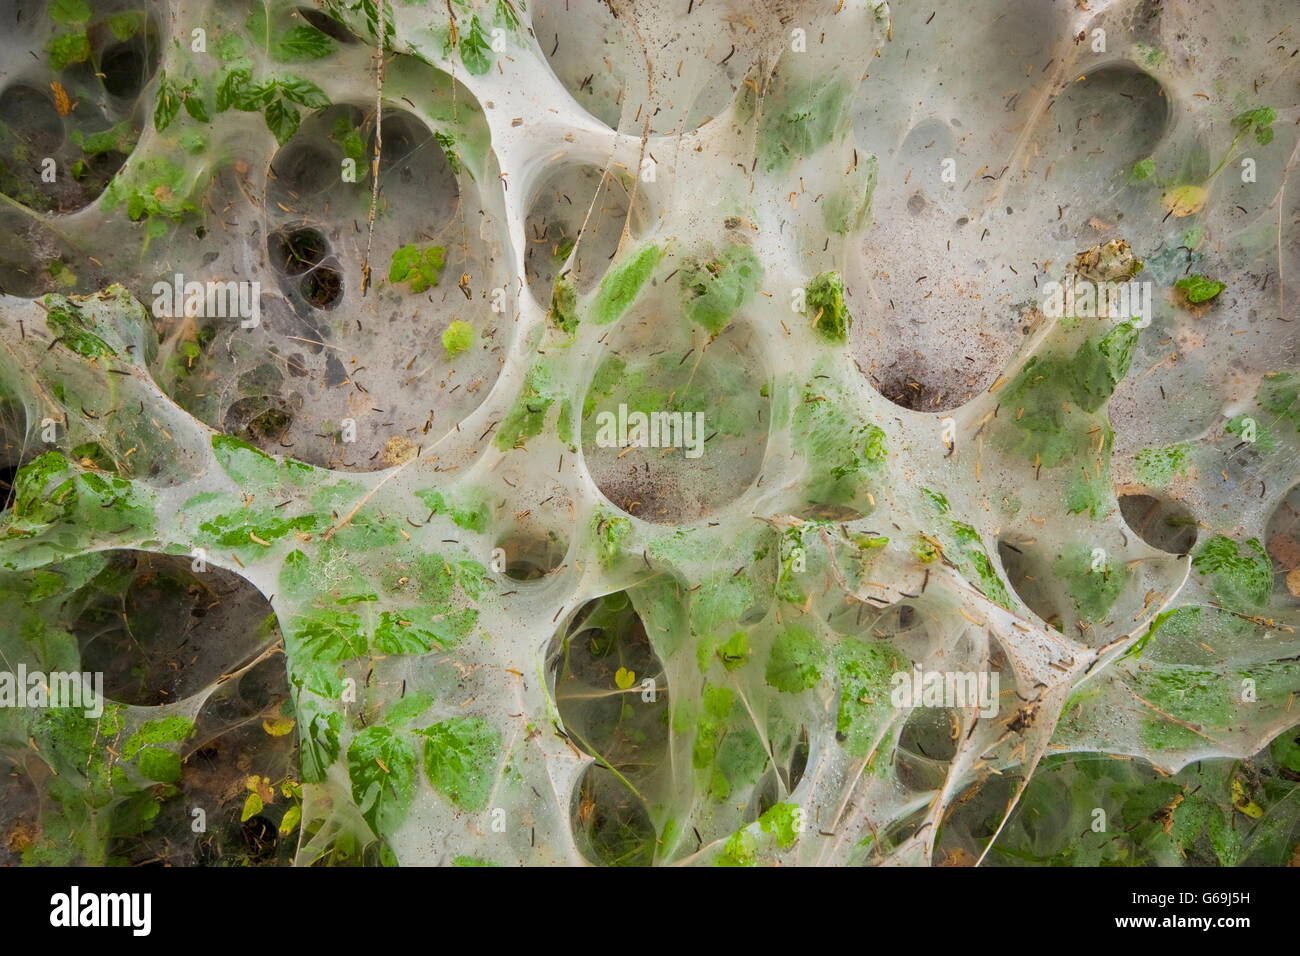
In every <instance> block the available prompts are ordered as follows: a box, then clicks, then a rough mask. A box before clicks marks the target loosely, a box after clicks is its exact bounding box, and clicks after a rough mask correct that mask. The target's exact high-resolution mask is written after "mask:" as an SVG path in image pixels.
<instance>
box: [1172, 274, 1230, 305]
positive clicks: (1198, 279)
mask: <svg viewBox="0 0 1300 956" xmlns="http://www.w3.org/2000/svg"><path fill="white" fill-rule="evenodd" d="M1174 288H1175V289H1177V290H1178V291H1180V292H1182V293H1183V295H1185V296H1187V301H1188V302H1190V303H1192V304H1193V305H1200V304H1201V303H1202V302H1208V301H1210V300H1211V299H1213V298H1214V297H1215V296H1217V295H1218V294H1219V293H1220V292H1222V291H1223V290H1224V289H1226V288H1227V285H1226V284H1224V283H1222V282H1219V281H1217V280H1215V279H1207V278H1206V277H1205V276H1203V275H1190V276H1186V277H1184V278H1182V279H1179V280H1178V281H1177V282H1175V283H1174Z"/></svg>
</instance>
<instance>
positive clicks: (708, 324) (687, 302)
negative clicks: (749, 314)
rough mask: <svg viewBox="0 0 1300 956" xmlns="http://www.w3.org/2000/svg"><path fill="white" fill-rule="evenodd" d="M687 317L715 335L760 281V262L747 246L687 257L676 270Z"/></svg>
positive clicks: (727, 322)
mask: <svg viewBox="0 0 1300 956" xmlns="http://www.w3.org/2000/svg"><path fill="white" fill-rule="evenodd" d="M679 276H680V278H679V280H678V281H679V282H680V283H681V289H682V308H683V310H684V311H685V312H686V317H687V318H689V319H690V320H691V321H692V322H695V323H696V324H698V325H701V326H703V327H704V328H705V329H706V330H707V331H708V333H709V334H710V335H714V336H716V335H718V334H719V333H721V332H722V330H723V329H725V328H726V327H727V325H728V324H729V323H730V322H731V320H732V318H733V317H734V316H735V314H736V313H737V312H738V311H739V310H740V309H741V308H742V307H744V305H745V303H747V302H748V301H749V300H750V299H751V298H752V297H753V295H754V293H755V292H756V291H757V290H758V287H759V285H760V283H762V281H763V265H762V263H760V262H759V261H758V256H756V255H755V254H754V250H753V249H751V248H749V246H742V245H739V244H733V245H729V246H727V247H726V248H724V249H723V250H722V251H721V252H720V253H718V254H717V255H711V256H707V257H704V258H700V259H690V260H687V261H686V262H685V263H683V265H682V267H681V271H680V273H679Z"/></svg>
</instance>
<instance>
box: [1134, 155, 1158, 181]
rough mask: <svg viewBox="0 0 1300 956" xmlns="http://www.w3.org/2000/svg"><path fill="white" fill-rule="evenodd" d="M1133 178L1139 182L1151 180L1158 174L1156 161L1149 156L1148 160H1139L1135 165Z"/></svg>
mask: <svg viewBox="0 0 1300 956" xmlns="http://www.w3.org/2000/svg"><path fill="white" fill-rule="evenodd" d="M1132 173H1133V178H1134V179H1136V180H1137V181H1138V182H1141V181H1142V180H1144V179H1150V178H1151V177H1152V176H1154V175H1155V174H1156V161H1155V160H1154V159H1152V158H1151V157H1150V156H1148V157H1147V158H1146V159H1139V160H1138V161H1137V162H1136V163H1134V164H1133V170H1132Z"/></svg>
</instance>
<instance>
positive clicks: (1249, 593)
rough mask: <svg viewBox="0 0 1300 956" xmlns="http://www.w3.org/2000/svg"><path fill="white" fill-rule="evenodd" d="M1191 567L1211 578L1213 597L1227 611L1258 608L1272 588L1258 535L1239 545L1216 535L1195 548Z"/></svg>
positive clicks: (1270, 563) (1264, 553)
mask: <svg viewBox="0 0 1300 956" xmlns="http://www.w3.org/2000/svg"><path fill="white" fill-rule="evenodd" d="M1243 548H1244V549H1245V550H1244V552H1243V550H1242V549H1243ZM1192 567H1193V568H1195V569H1196V570H1197V571H1199V572H1200V573H1202V574H1205V575H1209V576H1210V577H1211V578H1212V590H1213V591H1214V596H1215V598H1216V599H1217V600H1218V601H1219V603H1220V604H1222V605H1223V606H1224V607H1226V608H1228V609H1229V610H1233V611H1240V612H1242V613H1247V614H1249V613H1254V612H1255V611H1259V610H1261V609H1262V608H1263V607H1264V605H1265V604H1267V603H1268V598H1269V595H1270V594H1271V593H1272V591H1273V565H1272V562H1271V561H1270V560H1269V557H1268V552H1267V551H1265V550H1264V546H1263V545H1262V544H1261V543H1260V542H1259V540H1258V539H1257V538H1251V539H1250V540H1249V541H1247V542H1246V543H1245V544H1244V545H1238V544H1237V542H1235V541H1233V540H1232V539H1231V538H1226V537H1224V536H1223V535H1221V534H1219V535H1215V536H1214V537H1212V538H1210V539H1209V540H1208V541H1206V542H1205V543H1204V544H1203V545H1201V547H1200V548H1199V549H1197V551H1196V555H1195V556H1194V557H1193V558H1192Z"/></svg>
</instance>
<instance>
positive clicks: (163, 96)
mask: <svg viewBox="0 0 1300 956" xmlns="http://www.w3.org/2000/svg"><path fill="white" fill-rule="evenodd" d="M180 108H181V98H180V96H179V95H178V94H177V93H176V90H175V89H174V88H173V87H172V84H171V81H170V80H168V79H167V74H166V73H162V74H160V75H159V77H158V100H157V102H155V103H154V108H153V125H154V129H156V130H158V132H160V133H161V132H162V131H163V130H165V129H166V128H167V127H168V126H170V125H171V124H172V120H174V119H175V118H176V114H177V113H178V112H180Z"/></svg>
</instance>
